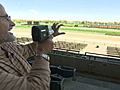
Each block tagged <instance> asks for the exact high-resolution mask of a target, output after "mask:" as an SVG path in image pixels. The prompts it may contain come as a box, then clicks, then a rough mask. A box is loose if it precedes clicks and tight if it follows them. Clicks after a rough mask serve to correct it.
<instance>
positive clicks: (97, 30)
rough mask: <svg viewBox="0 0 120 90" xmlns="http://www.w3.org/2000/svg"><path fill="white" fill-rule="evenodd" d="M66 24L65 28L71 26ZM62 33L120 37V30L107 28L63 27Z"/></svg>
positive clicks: (28, 27) (18, 26)
mask: <svg viewBox="0 0 120 90" xmlns="http://www.w3.org/2000/svg"><path fill="white" fill-rule="evenodd" d="M52 24H53V23H41V25H52ZM69 25H71V24H69ZM69 25H67V24H65V26H69ZM32 26H33V25H21V24H16V26H15V28H24V29H30V28H31V27H32ZM60 30H61V31H70V32H83V33H99V34H117V35H120V30H117V29H105V28H89V27H82V26H80V27H61V28H60Z"/></svg>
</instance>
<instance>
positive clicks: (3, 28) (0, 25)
mask: <svg viewBox="0 0 120 90" xmlns="http://www.w3.org/2000/svg"><path fill="white" fill-rule="evenodd" d="M13 26H15V24H14V22H12V21H11V19H10V17H8V14H7V13H6V11H5V9H4V7H3V6H2V5H1V4H0V40H2V39H3V40H4V39H5V40H6V39H7V38H6V36H7V34H8V31H10V30H11V29H12V27H13Z"/></svg>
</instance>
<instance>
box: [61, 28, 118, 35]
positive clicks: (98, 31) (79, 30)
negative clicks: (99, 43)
mask: <svg viewBox="0 0 120 90" xmlns="http://www.w3.org/2000/svg"><path fill="white" fill-rule="evenodd" d="M60 30H64V31H77V32H88V33H101V34H106V33H107V34H120V30H118V31H116V29H115V31H114V30H110V29H106V30H102V29H101V30H93V29H75V28H60Z"/></svg>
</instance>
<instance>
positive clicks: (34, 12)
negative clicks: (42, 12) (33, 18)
mask: <svg viewBox="0 0 120 90" xmlns="http://www.w3.org/2000/svg"><path fill="white" fill-rule="evenodd" d="M29 11H30V12H32V13H33V14H38V13H39V12H37V11H36V10H29Z"/></svg>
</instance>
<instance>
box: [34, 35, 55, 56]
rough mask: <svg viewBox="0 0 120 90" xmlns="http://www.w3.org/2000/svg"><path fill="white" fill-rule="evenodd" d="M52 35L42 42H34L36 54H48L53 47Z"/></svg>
mask: <svg viewBox="0 0 120 90" xmlns="http://www.w3.org/2000/svg"><path fill="white" fill-rule="evenodd" d="M52 39H53V35H51V36H50V37H49V38H48V39H47V40H45V41H43V42H35V43H36V53H37V54H48V53H49V52H50V51H51V50H52V49H53V41H52Z"/></svg>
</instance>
